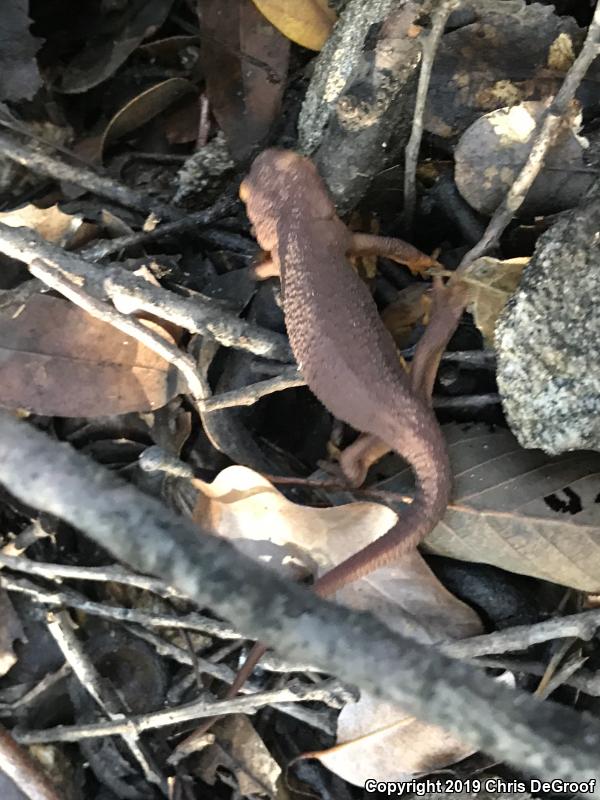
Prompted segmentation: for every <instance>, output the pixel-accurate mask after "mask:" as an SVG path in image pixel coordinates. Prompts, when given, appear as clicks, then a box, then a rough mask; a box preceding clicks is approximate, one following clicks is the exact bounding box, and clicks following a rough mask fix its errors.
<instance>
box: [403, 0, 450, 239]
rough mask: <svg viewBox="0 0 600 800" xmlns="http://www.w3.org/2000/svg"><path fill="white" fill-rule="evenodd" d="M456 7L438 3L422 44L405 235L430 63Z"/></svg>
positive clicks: (446, 0) (407, 162) (407, 167)
mask: <svg viewBox="0 0 600 800" xmlns="http://www.w3.org/2000/svg"><path fill="white" fill-rule="evenodd" d="M457 6H458V0H443V2H441V3H439V5H438V7H437V9H436V11H435V14H434V16H433V22H432V25H431V30H430V32H429V34H428V36H427V38H426V40H425V41H424V42H423V50H422V61H421V70H420V72H419V83H418V86H417V97H416V102H415V111H414V114H413V121H412V130H411V132H410V139H409V140H408V144H407V146H406V150H405V152H404V228H405V229H406V231H408V232H410V231H411V229H412V226H413V220H414V216H415V205H416V194H417V191H416V187H417V162H418V159H419V150H420V148H421V138H422V136H423V116H424V114H425V103H426V100H427V92H428V91H429V81H430V80H431V71H432V69H433V61H434V59H435V53H436V50H437V48H438V45H439V43H440V39H441V38H442V34H443V33H444V28H445V27H446V22H447V20H448V17H449V16H450V14H451V12H452V11H453V9H455V8H456V7H457Z"/></svg>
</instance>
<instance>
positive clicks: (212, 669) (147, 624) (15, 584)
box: [0, 559, 317, 683]
mask: <svg viewBox="0 0 600 800" xmlns="http://www.w3.org/2000/svg"><path fill="white" fill-rule="evenodd" d="M19 560H20V559H19ZM29 563H30V564H35V562H29ZM49 566H53V565H49ZM21 569H23V567H21ZM71 569H73V570H75V569H76V568H71ZM25 571H27V572H29V570H27V568H25ZM46 577H48V575H47V576H46ZM69 577H72V576H69ZM88 579H89V578H88ZM0 587H2V588H3V589H6V590H7V591H9V592H19V593H20V594H25V595H28V596H29V597H32V598H33V599H34V600H35V601H36V602H38V603H42V604H43V605H49V606H57V607H59V608H62V607H65V606H66V607H68V608H77V609H79V610H80V611H84V612H85V613H86V614H90V615H91V616H95V617H101V618H103V619H110V620H113V621H115V622H121V623H125V624H126V627H129V626H141V627H143V628H159V629H161V628H171V629H173V630H184V631H186V630H187V631H197V632H198V633H204V634H207V635H209V636H215V637H217V638H220V639H225V640H226V641H237V642H239V641H240V640H242V639H243V638H244V637H243V636H242V635H241V634H240V633H239V632H237V631H235V630H233V629H232V628H230V627H228V626H227V625H225V624H224V623H222V622H219V621H218V620H212V619H209V618H208V617H204V616H202V615H201V614H196V613H192V614H184V615H182V616H179V617H177V616H175V615H171V614H160V613H158V612H150V611H143V610H141V609H136V608H122V607H120V606H109V605H105V604H103V603H96V602H94V601H93V600H88V598H87V597H85V596H84V595H82V594H80V593H79V592H76V591H75V590H74V589H63V590H62V591H53V590H51V589H43V588H41V587H40V586H37V585H36V584H34V583H32V582H31V581H28V580H27V579H22V578H14V577H12V576H9V575H6V574H1V575H0ZM134 632H135V634H136V635H137V636H140V637H141V638H144V639H145V640H146V641H149V642H150V644H152V645H153V646H154V647H156V649H157V650H160V652H161V655H166V656H168V657H170V658H175V659H176V660H177V661H179V662H181V663H183V664H188V665H190V664H192V662H191V660H190V659H188V658H187V657H185V658H183V659H182V658H181V655H180V654H181V653H183V654H186V653H187V651H185V650H182V649H181V648H179V647H176V646H175V645H173V644H172V643H170V642H165V641H164V640H163V639H159V638H157V637H156V636H155V635H153V634H151V633H150V632H148V631H146V632H145V633H144V634H143V635H142V634H141V632H140V629H139V627H136V628H135V631H134ZM197 663H198V664H199V665H200V667H201V669H202V671H204V672H206V673H208V674H209V675H212V676H213V677H214V678H218V679H219V680H221V681H223V682H224V683H232V682H233V679H234V678H235V672H233V670H230V669H229V667H223V666H219V665H214V664H213V662H212V661H207V660H205V659H202V658H200V657H199V656H197ZM261 665H262V667H263V668H264V669H266V670H267V671H272V672H292V671H296V672H316V671H317V670H316V667H314V666H312V665H311V664H307V663H305V662H303V663H302V664H290V663H288V662H286V661H282V660H281V659H280V658H277V656H274V655H272V654H269V655H266V656H265V657H264V658H263V659H262V661H261Z"/></svg>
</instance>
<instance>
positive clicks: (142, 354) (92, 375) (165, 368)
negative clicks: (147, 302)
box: [0, 294, 185, 417]
mask: <svg viewBox="0 0 600 800" xmlns="http://www.w3.org/2000/svg"><path fill="white" fill-rule="evenodd" d="M146 324H148V325H151V327H153V328H154V330H155V331H156V332H157V333H160V334H161V335H163V336H164V337H165V338H166V339H170V340H171V341H172V337H170V336H169V334H167V333H166V332H165V331H164V330H163V329H162V328H161V327H160V326H158V325H154V324H151V323H149V322H147V323H146ZM182 391H185V388H184V385H183V382H182V379H181V377H180V374H179V371H178V370H176V369H175V368H174V367H172V366H171V365H170V364H167V362H166V361H164V360H163V359H162V358H160V356H158V355H156V353H154V352H153V351H152V350H149V349H148V348H147V347H146V346H145V345H143V344H141V343H140V342H138V341H137V340H135V339H133V338H132V337H130V336H127V335H126V334H124V333H121V332H120V331H118V330H117V329H116V328H113V327H112V325H109V324H108V323H106V322H102V321H101V320H98V319H96V318H94V317H92V316H90V315H89V314H87V313H86V312H85V311H83V310H82V309H80V308H78V307H77V306H74V305H73V304H71V303H69V302H68V301H66V300H63V299H62V298H57V297H49V296H48V295H42V294H38V295H34V296H33V297H32V298H31V299H30V300H29V301H28V302H27V304H26V305H25V306H24V308H23V310H22V312H21V313H20V314H18V316H16V317H13V318H10V317H6V316H1V315H0V406H2V407H4V408H13V409H14V408H24V409H27V410H29V411H33V412H34V413H36V414H44V415H47V416H60V417H94V416H108V415H110V414H124V413H126V412H128V411H151V410H153V409H155V408H159V407H161V406H164V405H165V403H167V402H168V401H169V400H170V399H171V398H172V397H174V396H175V395H176V394H179V393H180V392H182Z"/></svg>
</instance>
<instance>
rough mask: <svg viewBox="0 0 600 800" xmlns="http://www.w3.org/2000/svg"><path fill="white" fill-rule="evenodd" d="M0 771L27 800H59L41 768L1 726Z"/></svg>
mask: <svg viewBox="0 0 600 800" xmlns="http://www.w3.org/2000/svg"><path fill="white" fill-rule="evenodd" d="M0 770H1V771H2V772H4V774H5V775H7V776H8V777H9V778H10V779H11V781H12V782H13V783H14V784H15V786H17V787H18V788H19V789H20V790H21V791H22V792H23V794H24V795H25V797H28V798H29V800H61V799H60V797H59V795H58V792H57V791H56V789H55V788H54V786H53V785H52V782H51V781H50V778H48V776H47V775H45V774H44V772H43V770H42V768H41V766H40V765H39V764H38V763H37V762H36V761H34V759H33V758H32V757H31V756H30V755H29V753H28V752H27V751H26V750H24V749H23V748H22V747H20V746H19V745H18V744H17V743H16V742H15V740H14V739H13V738H12V736H11V735H10V734H9V733H8V731H7V730H5V729H4V728H3V727H2V726H0Z"/></svg>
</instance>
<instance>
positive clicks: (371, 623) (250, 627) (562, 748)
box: [0, 413, 600, 798]
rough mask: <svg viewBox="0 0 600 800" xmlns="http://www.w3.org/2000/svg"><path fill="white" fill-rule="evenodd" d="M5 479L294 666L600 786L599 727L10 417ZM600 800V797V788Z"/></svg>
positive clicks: (0, 440)
mask: <svg viewBox="0 0 600 800" xmlns="http://www.w3.org/2000/svg"><path fill="white" fill-rule="evenodd" d="M0 481H1V482H2V483H3V484H4V485H5V487H6V489H7V490H8V491H9V492H11V493H12V494H13V495H14V496H15V497H17V498H18V499H20V500H21V501H22V502H24V503H27V504H28V505H30V506H34V507H38V508H41V509H43V510H45V511H47V512H48V513H51V514H54V515H56V516H58V517H60V518H62V519H64V520H65V521H66V522H69V523H70V524H72V525H74V526H76V527H77V528H78V529H79V530H81V531H83V532H85V533H86V535H87V536H89V537H90V538H91V539H93V540H94V541H95V542H97V543H98V544H99V545H101V546H102V547H104V548H106V549H107V550H108V551H109V552H111V553H112V554H113V556H115V557H116V558H118V559H120V560H123V561H124V562H125V563H127V564H129V565H130V566H132V567H133V568H134V569H137V570H139V571H141V572H149V573H154V574H156V575H159V576H160V577H161V578H162V579H163V580H165V581H166V582H167V583H168V584H172V585H174V586H175V587H177V588H178V589H179V590H180V591H182V592H184V593H185V594H186V595H187V596H188V597H190V598H191V599H192V600H194V602H196V603H197V604H198V605H199V606H209V607H212V608H214V609H215V611H217V612H218V613H219V614H221V615H222V616H224V617H225V618H227V619H230V620H231V619H234V620H235V621H236V624H237V625H239V627H240V629H241V630H242V631H243V632H244V633H245V634H246V635H247V636H248V637H250V638H253V639H260V640H263V641H266V642H271V643H274V644H276V646H277V649H278V651H279V652H281V653H282V654H284V655H285V656H286V657H289V658H290V659H291V660H293V659H294V658H297V659H298V660H306V659H307V657H308V658H309V659H310V660H311V661H313V662H314V663H315V664H316V665H317V666H319V667H321V668H322V669H323V670H324V671H328V672H330V673H332V674H336V675H339V676H340V677H341V678H342V679H343V680H345V681H348V682H349V683H354V684H356V685H358V686H360V687H362V688H364V689H367V690H369V691H370V692H373V693H374V694H375V695H376V696H379V697H385V698H386V699H387V700H389V701H391V702H394V703H397V704H398V705H400V706H402V707H403V708H404V709H405V710H406V711H407V712H408V713H410V714H413V715H414V716H416V717H419V718H421V719H424V720H426V721H428V722H431V723H434V724H437V725H441V726H442V727H443V728H445V729H447V730H449V731H452V732H453V733H455V734H456V735H458V736H460V737H461V739H463V740H464V741H466V742H469V743H470V744H472V745H473V746H474V747H477V748H483V749H484V750H485V751H486V752H488V753H490V754H491V755H493V756H495V757H496V758H498V759H501V760H505V761H507V762H509V763H510V764H512V765H513V766H515V767H519V768H521V769H523V770H525V771H527V772H529V773H533V774H542V775H543V777H544V778H564V779H569V780H592V779H594V780H596V782H597V785H598V786H599V787H600V766H599V765H598V758H597V753H598V748H599V747H600V724H599V723H598V721H597V720H596V719H594V718H592V717H591V716H589V715H587V714H578V713H576V712H574V711H572V710H571V709H569V708H565V707H563V706H558V705H555V704H554V703H551V702H548V701H546V702H543V703H542V702H540V701H538V700H536V699H535V698H533V697H531V696H529V695H527V694H525V693H523V692H520V691H515V690H512V689H509V688H507V687H506V686H502V685H500V684H498V683H495V682H494V681H492V680H491V679H490V678H488V677H486V676H485V675H482V674H481V673H480V672H479V671H478V670H476V669H475V668H473V667H469V666H467V665H465V664H463V663H460V662H457V661H453V660H451V659H449V658H447V657H446V656H443V655H442V654H440V653H438V652H437V651H435V650H434V649H432V648H429V647H425V646H423V645H421V644H419V643H417V642H415V641H413V640H411V639H409V638H407V637H405V636H401V635H399V634H397V633H394V632H392V631H390V630H389V629H388V628H387V627H386V626H385V625H383V624H382V623H381V622H380V621H379V620H377V619H375V618H374V617H373V616H372V615H370V614H367V613H364V612H356V611H351V610H350V609H346V608H342V607H339V606H336V605H335V604H333V603H331V602H328V601H325V600H322V599H320V598H318V597H317V596H316V595H314V594H313V593H311V592H309V591H306V589H303V588H302V587H300V586H297V585H295V584H293V583H290V582H288V581H285V580H283V579H282V578H280V577H279V576H277V575H275V574H274V573H272V572H271V571H269V570H268V569H266V568H265V567H263V566H262V565H260V564H257V563H255V562H253V561H252V560H251V559H249V558H247V557H245V556H243V555H241V554H240V553H238V552H237V551H235V549H234V548H233V546H232V545H231V544H229V543H228V542H226V541H224V540H221V539H218V538H216V537H214V536H211V535H210V534H208V533H204V534H203V535H202V532H199V530H198V528H197V527H196V526H194V525H193V524H192V523H191V522H190V521H188V520H186V519H184V518H183V517H178V516H177V515H176V514H174V513H173V512H171V511H169V510H168V509H167V508H166V507H165V506H163V505H162V504H161V503H160V502H158V501H157V500H156V499H154V498H152V497H149V496H147V495H145V494H143V493H142V492H140V491H139V490H138V489H136V488H135V487H134V486H131V485H128V484H127V483H125V482H124V481H122V480H121V479H119V478H118V477H117V476H115V475H113V474H111V473H109V472H108V471H106V470H104V469H103V468H101V467H100V466H98V465H97V464H94V463H93V462H92V461H90V460H89V459H87V458H85V457H84V456H83V455H81V454H80V453H77V452H75V451H74V450H73V449H72V448H70V447H69V446H66V445H64V444H58V443H57V442H54V441H52V440H51V439H50V438H48V437H47V436H45V435H44V434H42V433H40V432H39V431H37V430H35V429H34V428H32V427H31V426H30V425H28V424H27V423H24V422H19V421H17V420H16V419H14V418H13V417H11V416H10V415H8V414H6V413H2V414H0ZM210 713H211V714H213V713H214V707H213V708H212V709H211V712H210ZM590 796H593V797H596V798H600V788H598V790H597V791H595V792H594V793H593V794H591V795H590Z"/></svg>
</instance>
